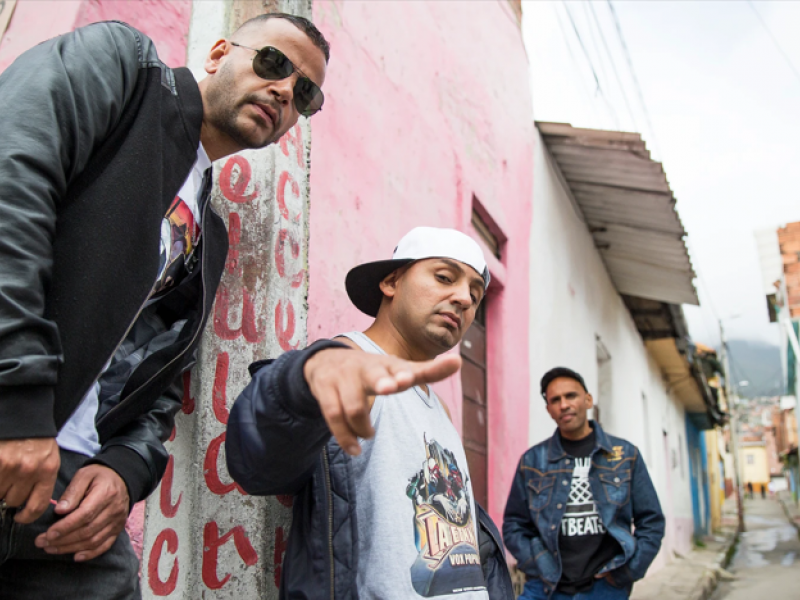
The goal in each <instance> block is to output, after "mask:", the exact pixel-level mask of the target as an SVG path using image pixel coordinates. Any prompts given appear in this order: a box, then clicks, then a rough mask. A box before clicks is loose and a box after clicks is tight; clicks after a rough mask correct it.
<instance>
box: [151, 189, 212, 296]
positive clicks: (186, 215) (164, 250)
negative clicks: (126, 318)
mask: <svg viewBox="0 0 800 600" xmlns="http://www.w3.org/2000/svg"><path fill="white" fill-rule="evenodd" d="M199 233H200V228H199V227H198V226H197V224H196V223H195V220H194V215H193V214H192V211H191V209H190V208H189V207H188V206H187V205H186V203H185V202H184V201H183V200H181V199H180V196H175V200H174V201H173V202H172V206H170V208H169V211H168V212H167V214H166V216H165V217H164V219H163V220H162V221H161V249H160V263H159V270H158V279H156V284H155V287H154V288H153V294H158V293H160V292H163V291H164V290H167V289H169V288H170V287H172V286H173V285H175V284H176V283H178V282H179V281H180V280H181V279H182V278H183V276H184V275H185V274H186V272H187V265H191V260H192V255H193V253H194V249H195V245H196V243H197V236H198V235H199Z"/></svg>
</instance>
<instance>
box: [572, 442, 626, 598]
mask: <svg viewBox="0 0 800 600" xmlns="http://www.w3.org/2000/svg"><path fill="white" fill-rule="evenodd" d="M558 435H559V438H560V441H561V447H562V448H564V451H565V452H566V453H567V454H568V455H569V456H571V457H572V458H573V459H574V467H573V471H572V485H571V487H570V491H569V499H568V500H567V510H566V512H565V513H564V516H563V517H562V518H561V530H560V532H559V536H558V550H559V554H560V555H561V566H562V571H561V581H559V583H558V591H560V592H562V593H565V594H577V593H579V592H585V591H588V590H589V589H591V587H592V584H593V583H594V576H595V575H596V574H597V572H598V571H599V570H600V569H602V568H603V567H604V566H605V565H606V563H608V561H610V560H611V559H612V558H614V557H615V556H616V555H617V554H619V553H621V552H622V548H621V547H620V545H619V543H618V542H617V540H615V539H614V538H613V536H612V535H611V534H610V533H608V532H607V531H606V528H605V527H604V526H603V523H602V522H601V521H600V515H599V514H598V512H597V506H596V505H595V502H594V495H593V494H592V488H591V487H590V485H589V469H590V468H591V463H592V458H591V455H592V449H593V448H594V444H595V433H594V430H593V431H592V433H590V434H589V435H588V436H586V437H585V438H583V439H581V440H576V441H572V440H567V439H564V438H563V437H561V434H560V433H559V434H558Z"/></svg>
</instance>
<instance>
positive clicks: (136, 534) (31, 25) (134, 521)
mask: <svg viewBox="0 0 800 600" xmlns="http://www.w3.org/2000/svg"><path fill="white" fill-rule="evenodd" d="M191 11H192V1H191V0H18V1H17V5H16V8H15V9H14V14H13V15H12V17H11V21H10V22H9V24H8V29H7V30H6V32H5V35H3V37H2V40H0V72H2V71H3V70H5V68H6V67H8V65H10V64H11V63H12V62H14V59H16V58H17V56H19V55H20V54H22V53H23V52H25V51H26V50H28V49H29V48H32V47H33V46H35V45H36V44H39V43H41V42H43V41H45V40H48V39H50V38H53V37H55V36H57V35H61V34H62V33H67V32H68V31H72V30H73V29H75V28H77V27H82V26H83V25H88V24H89V23H94V22H96V21H110V20H116V21H124V22H125V23H128V24H129V25H132V26H133V27H136V28H137V29H139V30H140V31H142V32H143V33H144V34H145V35H147V36H149V37H150V38H151V39H152V40H153V41H154V42H155V44H156V48H158V55H159V57H160V58H161V60H163V61H164V62H165V63H166V64H168V65H169V66H171V67H178V66H182V65H185V64H186V43H187V38H188V35H189V20H190V18H191ZM143 524H144V503H143V502H140V503H139V504H137V505H135V506H134V507H133V511H131V515H130V517H129V519H128V525H127V527H126V529H127V530H128V534H129V535H130V537H131V543H132V544H133V547H134V550H135V551H136V554H137V556H139V558H140V559H141V556H142V529H143Z"/></svg>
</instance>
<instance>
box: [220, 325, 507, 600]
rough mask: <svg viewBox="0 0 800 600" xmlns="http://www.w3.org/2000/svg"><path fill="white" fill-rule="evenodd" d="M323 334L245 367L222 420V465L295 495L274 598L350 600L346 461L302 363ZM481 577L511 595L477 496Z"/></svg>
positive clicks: (258, 485)
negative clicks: (242, 384)
mask: <svg viewBox="0 0 800 600" xmlns="http://www.w3.org/2000/svg"><path fill="white" fill-rule="evenodd" d="M330 347H344V348H347V346H344V345H343V344H340V343H338V342H334V341H330V340H323V341H319V342H316V343H315V344H312V345H311V346H310V347H309V348H307V349H305V350H301V351H292V352H287V353H286V354H284V355H282V356H281V357H280V358H278V359H277V360H275V361H261V362H258V363H254V364H253V365H251V367H250V371H251V373H252V374H253V379H252V381H251V382H250V384H249V385H248V386H247V387H246V388H245V390H244V391H243V392H242V393H241V395H240V396H239V397H238V398H237V399H236V402H235V403H234V405H233V409H232V410H231V414H230V417H229V419H228V429H227V434H226V442H225V454H226V457H227V462H228V471H229V472H230V474H231V476H232V477H233V478H234V480H236V482H237V483H239V485H241V486H242V488H243V489H244V490H245V491H246V492H247V493H248V494H254V495H261V496H266V495H274V494H294V496H295V498H294V506H293V509H292V510H293V513H292V529H291V533H290V534H289V542H288V545H287V548H286V554H285V556H284V560H283V568H282V569H281V587H280V595H279V597H280V598H282V599H287V598H303V599H305V600H328V599H330V598H336V600H356V599H357V598H358V589H357V588H356V575H357V572H358V559H359V557H358V524H357V522H356V492H355V489H354V481H353V477H352V474H351V472H350V460H349V457H348V456H347V455H346V454H345V452H344V451H343V450H342V448H341V447H340V446H339V444H337V443H336V441H335V440H333V439H332V438H331V434H330V431H329V430H328V427H327V425H326V423H325V420H324V419H323V418H322V416H321V413H320V410H319V405H318V404H317V401H316V400H315V399H314V397H313V396H312V395H311V391H310V390H309V388H308V385H307V383H306V381H305V377H304V375H303V366H304V365H305V362H306V360H308V358H310V357H311V356H312V355H313V354H314V353H315V352H317V351H319V350H321V349H324V348H330ZM475 506H476V508H477V512H478V521H479V528H478V537H479V546H480V549H479V550H480V555H481V565H482V567H483V573H484V578H485V580H486V586H487V590H488V593H489V598H491V600H513V599H514V592H513V587H512V583H511V577H510V575H509V572H508V566H507V564H506V559H505V554H504V551H503V545H502V542H501V539H500V532H499V531H498V530H497V527H496V526H495V524H494V523H493V522H492V520H491V519H490V518H489V516H488V515H487V514H486V512H485V511H484V510H483V509H482V508H481V507H480V506H479V505H478V504H477V503H476V505H475Z"/></svg>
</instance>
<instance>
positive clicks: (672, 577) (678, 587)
mask: <svg viewBox="0 0 800 600" xmlns="http://www.w3.org/2000/svg"><path fill="white" fill-rule="evenodd" d="M736 523H737V520H736V503H735V500H734V499H733V497H731V498H729V499H728V500H726V501H725V505H724V507H723V517H722V529H721V530H720V531H718V532H716V534H715V535H714V536H713V537H711V538H709V539H707V540H705V544H706V545H705V547H702V548H700V547H696V548H695V549H693V550H692V551H691V552H690V553H689V554H688V555H687V556H676V557H675V558H674V559H673V560H672V562H671V563H670V564H668V565H667V566H666V567H663V568H662V569H660V570H659V571H657V572H656V573H654V574H653V575H650V576H647V577H645V578H644V579H643V580H642V581H639V582H637V583H636V584H635V585H634V586H633V594H632V595H631V600H706V599H707V598H709V597H710V596H711V594H712V593H713V592H714V589H715V588H716V586H717V583H718V581H719V580H720V578H721V577H729V576H730V575H729V574H728V573H727V571H725V567H726V566H727V565H728V563H729V562H730V558H731V555H732V554H733V544H734V540H735V538H736Z"/></svg>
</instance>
